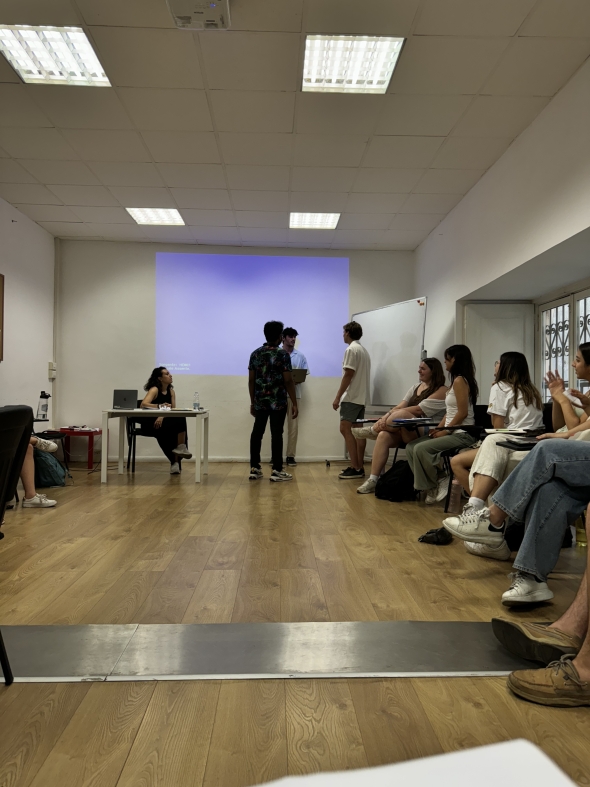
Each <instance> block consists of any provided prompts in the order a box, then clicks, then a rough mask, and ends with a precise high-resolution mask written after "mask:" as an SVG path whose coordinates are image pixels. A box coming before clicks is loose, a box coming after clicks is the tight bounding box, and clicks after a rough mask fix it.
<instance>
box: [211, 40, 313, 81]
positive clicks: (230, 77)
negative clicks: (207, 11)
mask: <svg viewBox="0 0 590 787" xmlns="http://www.w3.org/2000/svg"><path fill="white" fill-rule="evenodd" d="M199 41H200V44H201V49H202V53H203V59H204V62H205V73H206V75H207V83H208V85H209V88H210V89H211V90H286V91H290V92H293V91H295V90H297V89H298V88H300V87H301V84H300V83H301V74H300V72H299V49H300V40H299V36H298V35H295V34H292V33H239V32H232V31H231V30H230V31H228V32H226V33H222V34H221V35H219V34H217V35H216V34H213V35H211V34H202V35H201V36H200V37H199Z"/></svg>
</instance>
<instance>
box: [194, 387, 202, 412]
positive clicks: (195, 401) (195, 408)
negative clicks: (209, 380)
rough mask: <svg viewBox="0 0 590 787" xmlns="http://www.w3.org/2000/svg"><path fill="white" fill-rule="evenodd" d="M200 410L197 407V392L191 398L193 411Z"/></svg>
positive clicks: (198, 406)
mask: <svg viewBox="0 0 590 787" xmlns="http://www.w3.org/2000/svg"><path fill="white" fill-rule="evenodd" d="M200 409H201V407H200V405H199V394H198V392H197V391H195V393H194V396H193V410H200Z"/></svg>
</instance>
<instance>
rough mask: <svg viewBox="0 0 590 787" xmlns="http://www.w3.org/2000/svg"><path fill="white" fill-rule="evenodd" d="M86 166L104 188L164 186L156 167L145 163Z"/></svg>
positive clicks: (92, 162)
mask: <svg viewBox="0 0 590 787" xmlns="http://www.w3.org/2000/svg"><path fill="white" fill-rule="evenodd" d="M88 166H89V167H90V168H91V170H92V171H93V172H94V173H96V176H97V177H98V179H99V180H100V182H101V183H103V184H104V185H105V186H148V187H149V186H163V185H164V181H163V180H162V178H161V177H160V174H159V172H158V170H157V169H156V167H155V166H154V165H153V164H148V163H147V162H135V161H125V162H123V161H91V162H89V164H88ZM53 182H54V183H55V182H56V181H53Z"/></svg>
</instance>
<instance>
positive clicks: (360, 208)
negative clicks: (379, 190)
mask: <svg viewBox="0 0 590 787" xmlns="http://www.w3.org/2000/svg"><path fill="white" fill-rule="evenodd" d="M406 199H407V194H349V195H348V201H347V203H346V210H347V212H348V213H397V212H398V210H399V209H400V208H401V206H402V205H403V204H404V202H405V201H406Z"/></svg>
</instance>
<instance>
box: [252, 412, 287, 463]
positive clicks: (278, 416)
mask: <svg viewBox="0 0 590 787" xmlns="http://www.w3.org/2000/svg"><path fill="white" fill-rule="evenodd" d="M286 417H287V408H286V407H285V408H284V409H283V410H256V416H255V418H254V426H253V427H252V434H251V435H250V467H260V446H261V445H262V438H263V437H264V433H265V431H266V423H267V421H269V420H270V437H271V450H272V469H273V470H278V471H279V473H280V472H281V470H282V469H283V427H284V425H285V418H286Z"/></svg>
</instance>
